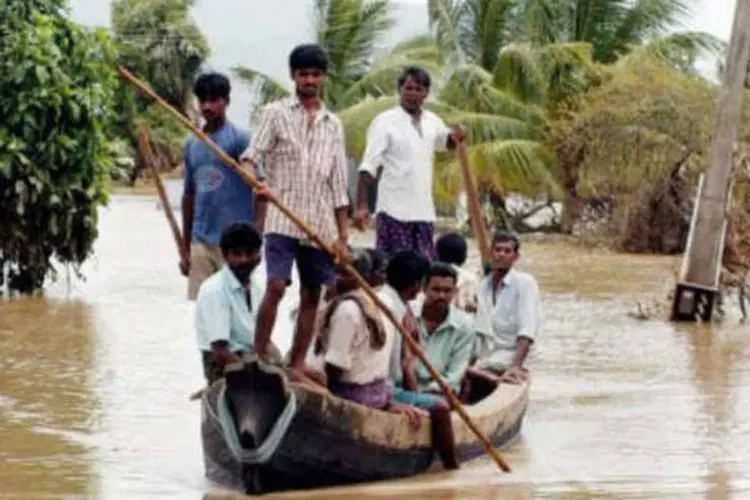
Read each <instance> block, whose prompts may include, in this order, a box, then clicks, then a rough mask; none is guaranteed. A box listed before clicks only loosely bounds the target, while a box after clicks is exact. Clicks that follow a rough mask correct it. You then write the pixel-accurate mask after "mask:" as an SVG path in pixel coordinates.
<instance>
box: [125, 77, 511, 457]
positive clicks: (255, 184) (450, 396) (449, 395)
mask: <svg viewBox="0 0 750 500" xmlns="http://www.w3.org/2000/svg"><path fill="white" fill-rule="evenodd" d="M117 71H118V72H119V73H120V75H121V76H122V77H123V78H124V79H126V80H127V81H128V82H129V83H131V84H132V85H133V86H135V87H136V88H137V89H138V90H140V91H141V92H143V93H144V94H145V95H146V96H148V97H149V98H151V99H153V100H154V101H155V102H156V103H157V104H159V105H160V106H162V107H163V108H164V109H165V110H167V111H169V112H170V113H171V114H172V115H173V116H174V117H175V118H176V119H177V120H178V121H179V122H180V123H181V124H182V125H183V126H185V127H186V128H187V129H189V130H190V131H191V132H193V133H194V134H195V136H196V137H198V138H199V139H200V140H202V141H203V142H204V143H206V145H207V146H208V147H209V148H210V149H211V150H212V151H213V152H214V153H216V155H217V156H218V157H219V158H220V159H221V161H223V162H224V163H225V164H226V165H229V166H230V167H231V168H233V169H234V170H235V171H236V172H237V174H239V176H240V177H242V179H243V180H244V181H245V182H246V183H248V184H249V185H250V186H251V187H252V188H253V189H255V190H259V189H262V188H263V184H262V183H261V182H260V181H258V180H257V179H256V178H255V177H253V176H252V175H251V174H249V173H248V172H246V171H245V169H243V168H242V167H241V166H240V165H239V163H237V161H235V160H234V159H233V158H232V157H230V156H229V155H227V154H226V153H225V152H224V150H222V149H221V148H220V147H219V146H217V145H216V144H215V143H214V142H213V141H212V140H211V139H210V138H209V137H208V136H207V135H206V134H205V133H204V132H203V131H202V130H200V129H199V128H198V127H196V126H195V125H193V124H192V123H191V122H190V120H188V119H187V118H185V117H184V116H183V115H182V114H181V113H180V112H179V111H177V110H176V109H174V108H173V107H172V106H170V105H169V104H168V103H167V102H166V101H164V100H163V99H162V98H161V97H159V96H158V95H157V94H156V92H154V91H153V89H151V87H149V86H148V85H147V84H145V83H143V82H142V81H140V80H139V79H138V78H137V77H136V76H135V75H133V74H132V73H131V72H130V71H128V70H127V69H125V68H123V67H122V66H117ZM268 201H269V202H270V203H272V204H273V205H275V206H276V208H277V209H278V210H279V211H280V212H281V213H283V214H284V215H286V216H287V217H288V218H289V219H290V220H291V221H292V222H294V223H295V224H296V225H297V227H299V228H300V230H301V231H302V232H303V233H305V235H306V236H307V237H308V238H310V240H311V241H312V242H313V243H315V244H316V245H318V246H319V247H320V248H321V249H323V250H325V251H326V252H327V253H328V254H330V255H332V256H334V257H336V254H335V252H334V251H333V249H332V248H331V246H330V245H328V244H327V243H325V242H324V241H322V240H321V239H320V237H319V236H318V235H317V234H315V232H314V231H313V230H312V229H311V228H310V226H309V225H308V224H307V223H306V222H305V221H304V220H302V219H301V218H300V217H298V216H297V215H296V214H295V213H294V212H292V211H291V210H290V209H289V208H288V207H287V206H286V205H284V204H283V203H281V202H280V201H279V199H278V198H276V196H275V195H273V193H270V196H268ZM344 264H345V266H346V269H347V271H348V272H349V273H350V274H351V275H352V277H353V278H354V279H355V280H356V281H357V284H358V285H359V286H360V288H361V289H362V291H363V292H364V293H365V295H367V296H368V297H369V298H370V300H372V301H373V302H374V303H375V305H376V306H377V307H378V308H379V309H380V310H382V311H383V314H385V316H386V317H387V318H388V320H389V321H390V322H391V323H392V324H393V326H394V327H395V328H396V329H397V330H398V331H399V332H400V333H401V336H402V337H403V338H404V340H405V341H406V343H407V345H408V346H409V348H410V349H411V350H412V352H414V353H415V354H416V355H417V357H418V358H419V360H420V361H421V362H422V364H424V366H425V368H427V371H428V372H430V375H431V376H432V378H434V379H435V380H436V381H437V383H438V385H440V389H441V390H442V391H443V393H444V394H445V397H446V399H447V400H448V401H449V402H450V404H451V406H452V407H453V409H454V410H455V411H456V413H458V415H459V416H460V417H461V419H462V420H463V421H464V422H465V423H466V425H467V426H468V427H469V429H470V430H471V431H472V433H474V435H475V436H476V437H477V439H478V440H479V441H480V442H481V443H482V446H483V447H484V450H485V452H486V453H487V454H488V455H489V456H490V457H491V458H492V459H493V461H494V462H495V463H496V464H497V466H498V467H499V468H500V469H501V470H502V471H504V472H510V467H509V466H508V464H507V463H506V462H505V460H504V459H503V457H502V455H500V453H499V452H498V451H497V450H496V449H495V448H494V447H493V446H492V443H491V442H490V441H489V439H487V438H486V437H485V436H484V435H483V434H482V431H481V430H480V429H479V427H478V426H477V424H476V423H475V422H474V421H473V420H472V419H471V417H470V416H469V414H468V413H467V412H466V409H465V408H464V407H463V406H462V405H461V402H460V401H459V399H458V397H457V396H456V395H455V394H454V392H453V390H452V389H451V388H450V386H449V385H448V384H447V383H446V382H445V380H443V377H441V376H440V374H439V373H438V371H437V370H436V369H435V367H434V366H433V365H432V363H431V362H430V360H429V359H427V356H425V354H424V352H423V351H422V349H421V348H420V347H419V345H418V344H417V343H416V342H415V341H414V339H412V338H411V335H409V332H407V331H406V329H405V328H404V327H403V326H402V325H401V323H400V322H399V321H398V320H397V319H396V317H395V316H394V315H393V313H392V312H391V310H390V309H389V308H388V306H386V304H385V303H384V302H383V301H382V300H381V299H380V297H379V296H378V295H377V293H375V291H374V290H373V289H372V287H371V286H370V284H369V283H367V281H366V280H365V279H364V278H363V277H362V276H361V275H360V274H359V273H358V272H357V270H356V269H355V268H354V266H352V265H351V264H350V263H349V262H345V263H344Z"/></svg>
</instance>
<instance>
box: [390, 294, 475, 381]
mask: <svg viewBox="0 0 750 500" xmlns="http://www.w3.org/2000/svg"><path fill="white" fill-rule="evenodd" d="M415 309H417V310H418V317H417V322H418V324H419V334H420V341H421V347H422V350H423V351H424V353H425V355H426V356H427V359H429V360H430V362H431V363H432V366H434V367H435V369H436V370H437V371H438V373H440V375H441V376H442V377H443V378H444V379H445V381H446V382H448V385H450V386H451V387H452V388H453V389H454V390H455V391H456V392H458V391H459V390H460V388H461V379H462V378H463V376H464V373H465V372H466V368H467V367H468V366H469V361H470V359H471V355H472V350H473V346H474V329H473V323H472V320H471V318H470V317H469V316H468V315H467V314H466V313H464V312H463V311H461V310H459V309H458V308H456V307H455V306H451V307H450V310H449V312H448V316H447V317H446V318H445V320H444V321H443V322H442V323H441V324H440V325H439V326H438V327H437V328H436V329H435V331H434V332H432V333H428V331H427V324H426V323H425V321H424V320H423V319H422V308H421V305H420V307H418V308H415ZM402 343H403V339H402V338H401V335H397V337H396V341H395V345H394V351H393V352H394V358H392V359H393V360H394V362H392V363H391V377H392V378H393V381H394V383H395V384H396V385H397V386H402V384H403V372H402V368H401V363H400V360H401V355H400V354H401V349H402V347H401V345H402ZM396 359H398V360H399V362H395V360H396ZM416 376H417V384H418V387H419V391H420V392H434V393H440V392H442V391H441V390H440V386H439V385H438V383H437V382H436V381H435V380H433V379H432V377H431V376H430V372H428V371H427V368H425V366H424V365H423V364H422V362H421V361H417V368H416Z"/></svg>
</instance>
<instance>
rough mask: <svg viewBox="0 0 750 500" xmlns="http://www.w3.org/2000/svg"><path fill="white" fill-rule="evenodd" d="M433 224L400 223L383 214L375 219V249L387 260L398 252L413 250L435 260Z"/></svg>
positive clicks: (422, 222)
mask: <svg viewBox="0 0 750 500" xmlns="http://www.w3.org/2000/svg"><path fill="white" fill-rule="evenodd" d="M434 239H435V224H434V223H432V222H424V221H408V222H404V221H400V220H398V219H394V218H393V217H391V216H390V215H388V214H385V213H383V212H380V213H378V215H377V217H376V218H375V248H377V249H378V250H380V251H381V252H383V253H384V254H385V255H386V256H388V258H391V257H392V256H393V254H395V253H396V252H398V251H399V250H414V251H416V252H417V253H419V254H421V255H423V256H424V257H426V258H427V259H429V260H431V261H432V260H436V259H437V254H436V253H435V241H434Z"/></svg>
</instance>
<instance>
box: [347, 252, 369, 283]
mask: <svg viewBox="0 0 750 500" xmlns="http://www.w3.org/2000/svg"><path fill="white" fill-rule="evenodd" d="M350 251H351V252H352V254H353V257H354V258H353V259H352V261H351V264H352V266H353V267H354V269H356V270H357V272H358V273H359V274H360V276H362V277H363V278H365V279H367V278H368V277H369V276H370V274H372V269H373V265H372V259H370V256H369V255H368V253H367V252H366V251H361V250H354V249H352V248H350ZM348 274H349V273H348V272H347V275H348Z"/></svg>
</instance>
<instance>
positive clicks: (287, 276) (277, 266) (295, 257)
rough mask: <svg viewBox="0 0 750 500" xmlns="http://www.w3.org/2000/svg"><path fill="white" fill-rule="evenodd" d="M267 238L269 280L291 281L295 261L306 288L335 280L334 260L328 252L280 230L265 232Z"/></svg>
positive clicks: (300, 278) (266, 250) (266, 259)
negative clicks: (280, 232)
mask: <svg viewBox="0 0 750 500" xmlns="http://www.w3.org/2000/svg"><path fill="white" fill-rule="evenodd" d="M264 239H265V242H264V243H265V255H264V258H265V261H266V275H267V278H268V279H280V280H284V281H286V282H287V283H291V281H292V264H293V263H294V262H296V263H297V271H298V272H299V280H300V285H302V286H303V287H309V288H317V287H320V286H322V285H328V284H330V283H332V282H333V278H334V274H333V270H334V266H333V260H332V259H331V257H330V256H329V255H328V254H327V253H326V252H325V251H323V250H321V249H319V248H315V247H311V246H307V245H302V244H301V243H300V240H298V239H297V238H292V237H290V236H284V235H282V234H277V233H270V234H266V235H265V237H264Z"/></svg>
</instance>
